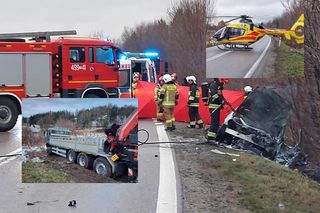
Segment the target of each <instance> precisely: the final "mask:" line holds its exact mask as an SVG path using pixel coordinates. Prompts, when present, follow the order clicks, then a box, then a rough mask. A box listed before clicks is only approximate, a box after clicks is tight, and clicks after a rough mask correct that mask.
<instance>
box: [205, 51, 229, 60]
mask: <svg viewBox="0 0 320 213" xmlns="http://www.w3.org/2000/svg"><path fill="white" fill-rule="evenodd" d="M231 52H232V51H227V52H223V53H220V54H218V55H215V56H212V57H210V58H207V59H206V62H209V61H213V60H216V59H217V58H220V57H222V56H224V55H227V54H228V53H231Z"/></svg>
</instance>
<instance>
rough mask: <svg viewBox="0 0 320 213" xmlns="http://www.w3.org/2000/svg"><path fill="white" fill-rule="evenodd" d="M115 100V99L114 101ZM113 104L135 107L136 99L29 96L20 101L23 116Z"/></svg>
mask: <svg viewBox="0 0 320 213" xmlns="http://www.w3.org/2000/svg"><path fill="white" fill-rule="evenodd" d="M115 100H116V101H115ZM108 104H113V105H116V106H118V107H122V106H124V105H132V106H135V107H137V105H138V102H137V99H125V98H122V99H112V98H111V99H86V98H84V99H83V98H73V99H67V98H51V99H43V98H41V99H40V98H38V99H36V98H29V99H26V98H25V99H23V102H22V115H23V117H30V116H31V115H36V114H39V113H46V112H50V111H51V112H57V111H62V110H63V111H64V110H67V111H69V112H76V111H79V110H82V109H91V108H93V107H98V106H106V105H108Z"/></svg>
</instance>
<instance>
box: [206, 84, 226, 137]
mask: <svg viewBox="0 0 320 213" xmlns="http://www.w3.org/2000/svg"><path fill="white" fill-rule="evenodd" d="M227 82H228V80H227V79H218V78H215V79H214V80H213V81H212V82H211V83H210V84H209V93H208V95H209V99H208V103H207V104H208V107H209V112H210V116H211V125H210V128H209V131H208V135H207V136H208V142H216V139H217V133H218V130H219V122H220V110H221V108H222V107H223V104H224V98H223V95H222V90H223V86H224V83H227Z"/></svg>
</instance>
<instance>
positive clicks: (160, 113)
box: [154, 76, 164, 121]
mask: <svg viewBox="0 0 320 213" xmlns="http://www.w3.org/2000/svg"><path fill="white" fill-rule="evenodd" d="M163 85H164V80H163V76H161V77H160V78H159V83H158V84H157V85H156V87H155V88H154V100H155V102H156V105H157V120H158V121H162V117H163V106H162V105H161V104H159V102H158V101H159V97H160V90H161V88H162V87H163Z"/></svg>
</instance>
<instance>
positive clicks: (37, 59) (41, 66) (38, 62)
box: [25, 53, 51, 96]
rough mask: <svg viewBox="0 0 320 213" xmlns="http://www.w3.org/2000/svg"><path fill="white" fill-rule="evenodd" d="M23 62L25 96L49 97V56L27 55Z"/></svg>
mask: <svg viewBox="0 0 320 213" xmlns="http://www.w3.org/2000/svg"><path fill="white" fill-rule="evenodd" d="M25 60H26V95H29V96H49V95H50V94H51V55H50V54H49V53H35V54H31V53H27V54H26V59H25Z"/></svg>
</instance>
